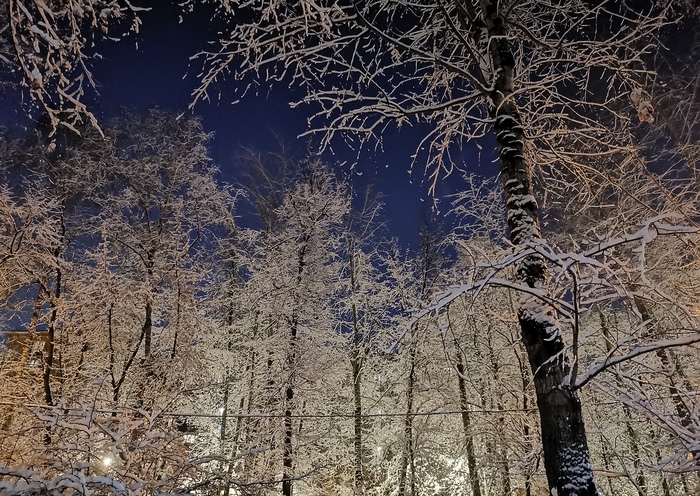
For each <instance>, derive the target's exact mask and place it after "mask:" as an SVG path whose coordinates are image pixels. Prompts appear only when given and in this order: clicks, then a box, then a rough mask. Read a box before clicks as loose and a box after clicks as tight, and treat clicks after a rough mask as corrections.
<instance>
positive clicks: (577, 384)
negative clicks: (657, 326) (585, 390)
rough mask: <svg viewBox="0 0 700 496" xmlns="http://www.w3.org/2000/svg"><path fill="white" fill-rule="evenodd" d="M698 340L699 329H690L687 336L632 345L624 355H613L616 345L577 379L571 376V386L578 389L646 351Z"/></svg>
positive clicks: (699, 339)
mask: <svg viewBox="0 0 700 496" xmlns="http://www.w3.org/2000/svg"><path fill="white" fill-rule="evenodd" d="M698 342H700V329H691V330H690V334H689V335H688V336H684V337H682V338H677V339H667V340H662V341H656V342H654V343H652V344H649V345H645V346H634V347H633V348H632V349H631V350H630V351H629V352H627V353H625V354H624V355H614V353H615V351H616V350H617V349H618V347H615V348H613V349H612V350H611V351H610V352H609V353H608V355H607V356H606V357H605V358H604V359H602V360H600V361H598V362H596V363H593V364H592V365H591V366H590V367H589V368H588V370H587V371H586V373H585V374H584V375H583V376H581V377H580V378H579V379H575V378H573V380H574V385H573V388H574V389H580V388H582V387H583V386H585V385H586V384H588V383H589V382H590V381H591V380H592V379H593V378H594V377H596V376H597V375H599V374H600V373H601V372H605V371H606V370H607V369H609V368H610V367H613V366H615V365H618V364H620V363H623V362H626V361H628V360H632V359H633V358H636V357H639V356H642V355H645V354H647V353H651V352H652V351H658V350H663V349H666V348H676V347H679V346H689V345H691V344H695V343H698Z"/></svg>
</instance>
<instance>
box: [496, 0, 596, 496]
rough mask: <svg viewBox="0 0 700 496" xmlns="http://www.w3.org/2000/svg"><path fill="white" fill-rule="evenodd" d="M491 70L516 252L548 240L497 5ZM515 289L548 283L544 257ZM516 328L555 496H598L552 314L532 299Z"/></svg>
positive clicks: (526, 267)
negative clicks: (539, 212) (526, 152)
mask: <svg viewBox="0 0 700 496" xmlns="http://www.w3.org/2000/svg"><path fill="white" fill-rule="evenodd" d="M482 12H483V17H484V21H485V24H486V27H487V29H488V34H489V38H490V53H489V55H490V57H491V62H492V64H493V69H494V73H495V74H496V76H495V80H494V91H493V93H492V95H491V98H492V100H493V104H494V107H493V109H492V116H493V117H494V119H495V125H494V130H495V132H496V142H497V144H498V152H499V159H500V164H501V179H502V181H503V189H504V194H505V202H506V214H507V217H508V229H509V231H510V240H511V242H512V243H513V244H514V245H516V246H519V245H523V244H524V243H527V242H532V241H536V240H539V239H541V238H542V236H541V233H540V229H539V222H538V219H537V209H538V207H537V202H536V200H535V198H534V196H533V190H532V183H531V180H530V178H531V167H530V165H529V164H528V163H527V161H526V160H525V157H524V149H523V148H524V137H525V136H524V132H523V128H522V119H521V117H520V114H519V113H518V109H517V106H516V102H515V98H514V96H513V93H514V86H513V85H514V75H515V61H514V58H513V54H512V52H511V50H510V47H509V45H508V41H507V36H506V35H507V31H506V28H505V23H504V20H503V18H502V17H501V15H500V14H499V12H498V8H497V2H493V1H489V0H482ZM516 278H517V281H518V282H519V283H521V284H523V285H527V286H528V287H531V288H542V287H544V285H545V283H546V267H545V262H544V260H543V259H542V258H541V257H538V256H529V257H527V258H525V259H524V260H523V261H522V262H520V264H519V265H518V267H517V270H516ZM518 321H519V323H520V330H521V335H522V340H523V343H524V345H525V349H526V350H527V355H528V359H529V362H530V368H531V370H532V373H533V376H534V379H533V382H534V385H535V391H536V394H537V406H538V409H539V414H540V424H541V428H542V447H543V451H544V462H545V469H546V472H547V480H548V483H549V488H550V493H551V494H552V496H597V495H598V494H599V493H598V489H597V487H596V484H595V481H594V478H593V470H592V466H591V461H590V455H589V452H588V443H587V440H586V430H585V426H584V423H583V418H582V415H581V403H580V402H579V399H578V397H577V394H576V392H575V391H574V390H572V389H571V388H570V387H569V386H568V375H569V365H568V363H567V361H566V358H565V354H564V342H563V339H562V336H561V334H560V332H559V325H558V322H557V320H556V319H555V318H554V316H553V315H552V310H551V308H550V307H548V305H546V304H545V303H544V302H542V301H541V300H538V299H535V298H530V299H528V300H526V301H523V303H522V304H521V305H520V308H519V310H518Z"/></svg>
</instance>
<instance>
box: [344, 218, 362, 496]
mask: <svg viewBox="0 0 700 496" xmlns="http://www.w3.org/2000/svg"><path fill="white" fill-rule="evenodd" d="M346 242H347V247H348V262H349V264H350V287H351V290H350V297H351V298H352V308H351V310H352V350H351V352H350V353H351V356H350V365H351V367H352V397H353V404H354V419H353V428H354V433H353V434H354V435H353V445H354V449H355V460H354V462H355V463H354V476H353V494H354V495H355V496H362V495H363V494H364V486H365V484H364V476H363V460H362V457H363V455H362V444H363V443H362V362H363V359H364V356H363V355H364V353H363V351H364V343H363V339H362V338H363V336H362V332H361V331H360V323H359V321H358V316H357V305H356V304H355V288H356V285H357V279H356V277H355V275H356V272H355V271H356V269H357V268H356V266H355V252H354V245H353V243H352V240H351V236H350V232H349V231H348V232H347V233H346Z"/></svg>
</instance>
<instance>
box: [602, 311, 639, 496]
mask: <svg viewBox="0 0 700 496" xmlns="http://www.w3.org/2000/svg"><path fill="white" fill-rule="evenodd" d="M598 314H599V316H600V326H601V330H602V331H603V339H604V340H605V351H606V353H608V354H609V353H610V352H611V351H612V349H613V343H615V339H614V338H613V336H612V332H610V326H609V325H608V319H607V318H606V317H605V314H604V313H603V311H602V310H600V309H598ZM615 380H616V382H617V385H618V386H622V379H621V378H620V377H619V376H618V377H616V379H615ZM622 411H623V412H625V419H626V420H625V430H626V431H627V435H628V436H629V440H630V451H631V453H632V466H634V469H635V471H636V475H635V479H636V480H635V482H636V484H635V485H636V487H637V494H638V496H646V486H647V482H646V478H645V477H644V473H642V471H641V455H640V449H639V434H638V433H637V431H636V430H634V428H633V427H632V413H631V412H630V409H629V407H628V406H627V405H625V404H623V405H622Z"/></svg>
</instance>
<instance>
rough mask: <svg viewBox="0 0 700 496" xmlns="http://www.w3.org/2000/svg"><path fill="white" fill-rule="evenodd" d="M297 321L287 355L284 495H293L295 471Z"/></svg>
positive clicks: (291, 333)
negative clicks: (294, 378)
mask: <svg viewBox="0 0 700 496" xmlns="http://www.w3.org/2000/svg"><path fill="white" fill-rule="evenodd" d="M297 325H298V323H297V321H296V318H295V319H293V320H292V323H291V326H290V353H289V355H288V356H287V368H288V370H289V371H290V377H289V379H288V382H287V387H286V391H285V400H286V402H285V409H284V441H283V454H282V466H283V472H282V496H292V489H293V488H292V473H293V468H294V467H293V462H294V460H293V454H294V447H293V442H292V441H293V435H294V430H293V417H292V403H293V401H294V386H293V384H292V374H293V370H294V367H295V366H296V340H297Z"/></svg>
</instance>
